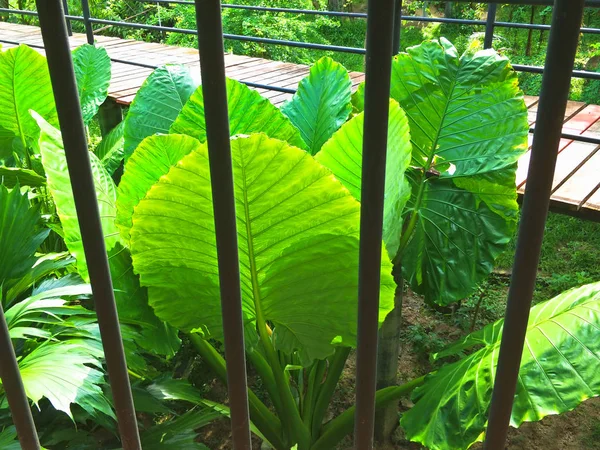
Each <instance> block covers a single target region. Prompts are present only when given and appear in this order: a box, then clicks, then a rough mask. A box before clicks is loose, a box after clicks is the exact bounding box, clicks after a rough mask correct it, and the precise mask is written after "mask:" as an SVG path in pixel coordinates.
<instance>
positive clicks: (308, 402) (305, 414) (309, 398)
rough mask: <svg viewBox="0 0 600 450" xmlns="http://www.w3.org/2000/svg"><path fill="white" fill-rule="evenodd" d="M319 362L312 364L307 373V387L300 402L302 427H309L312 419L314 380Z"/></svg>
mask: <svg viewBox="0 0 600 450" xmlns="http://www.w3.org/2000/svg"><path fill="white" fill-rule="evenodd" d="M320 362H321V361H317V362H316V363H315V364H313V366H312V367H311V368H310V370H309V373H308V387H307V388H306V395H305V396H304V399H303V402H302V421H303V422H304V425H306V426H307V427H310V426H311V419H312V410H313V406H314V401H313V399H314V393H315V390H316V388H317V387H316V386H315V384H316V383H315V380H316V376H317V369H318V365H319V363H320Z"/></svg>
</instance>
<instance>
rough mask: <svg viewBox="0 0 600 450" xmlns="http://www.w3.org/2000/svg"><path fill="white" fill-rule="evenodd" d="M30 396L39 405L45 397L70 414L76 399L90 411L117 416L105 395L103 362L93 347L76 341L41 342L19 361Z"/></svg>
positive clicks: (57, 407) (59, 409)
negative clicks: (102, 386) (103, 389)
mask: <svg viewBox="0 0 600 450" xmlns="http://www.w3.org/2000/svg"><path fill="white" fill-rule="evenodd" d="M19 370H20V372H21V378H22V379H23V385H24V386H25V392H26V394H27V396H28V397H29V398H30V399H31V400H32V401H33V402H34V403H35V404H36V405H37V404H39V401H40V400H41V399H42V398H43V397H45V398H47V399H48V400H49V401H50V403H52V406H54V408H55V409H57V410H58V411H63V412H65V413H66V414H68V415H69V416H71V417H72V414H71V404H73V403H76V404H78V405H80V406H81V407H82V408H84V409H85V410H86V411H87V412H88V413H90V414H96V411H100V412H102V413H104V414H106V415H108V416H111V417H114V414H113V412H112V409H111V407H110V404H109V403H108V401H107V400H106V398H105V397H104V394H103V392H102V388H101V385H102V384H104V382H105V381H104V374H103V373H102V371H101V370H102V365H101V363H100V361H99V359H98V357H97V355H95V354H94V352H93V350H92V349H91V348H90V347H88V346H86V345H84V344H82V343H75V342H72V341H62V342H51V341H48V342H46V343H43V344H41V345H40V346H39V347H37V348H36V349H35V350H33V351H32V352H31V353H29V354H28V355H27V356H25V357H24V358H23V359H21V360H20V361H19Z"/></svg>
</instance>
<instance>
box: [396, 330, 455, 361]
mask: <svg viewBox="0 0 600 450" xmlns="http://www.w3.org/2000/svg"><path fill="white" fill-rule="evenodd" d="M406 340H407V341H408V342H410V343H411V344H412V346H413V350H414V351H415V352H416V353H417V354H419V355H420V356H424V357H426V358H428V357H429V355H430V354H431V353H435V352H437V351H440V350H441V349H442V348H444V347H445V346H446V344H447V342H446V341H445V340H444V339H442V338H441V337H440V336H439V335H438V334H437V333H435V332H434V331H431V330H429V329H427V328H425V327H424V326H423V325H419V324H417V325H410V326H409V327H408V328H407V330H406Z"/></svg>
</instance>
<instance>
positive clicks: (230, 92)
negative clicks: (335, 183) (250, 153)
mask: <svg viewBox="0 0 600 450" xmlns="http://www.w3.org/2000/svg"><path fill="white" fill-rule="evenodd" d="M227 107H228V110H229V131H230V134H231V136H235V135H237V134H251V133H264V134H266V135H267V136H269V137H271V138H275V139H280V140H282V141H286V142H287V143H289V144H290V145H294V146H296V147H299V148H303V149H305V148H306V144H305V143H304V141H303V140H302V137H300V133H299V132H298V130H296V128H295V127H294V126H293V125H292V123H291V122H290V120H289V119H288V118H287V117H285V116H284V115H283V114H282V113H281V111H280V110H279V109H277V108H276V107H275V106H274V105H273V104H272V103H271V102H270V101H269V100H267V99H266V98H264V97H262V96H261V95H260V94H259V93H258V92H256V91H253V90H252V89H250V88H249V87H248V86H246V85H245V84H242V83H240V82H239V81H235V80H231V79H229V78H228V79H227ZM170 132H171V133H176V134H187V135H188V136H191V137H194V138H196V139H198V140H199V141H200V142H204V141H206V121H205V119H204V94H203V91H202V86H200V87H199V88H198V89H197V90H196V92H194V93H193V94H192V96H191V97H190V99H189V101H188V102H187V103H186V105H185V106H184V108H183V110H182V111H181V114H179V116H178V117H177V119H176V120H175V122H174V123H173V125H172V126H171V130H170Z"/></svg>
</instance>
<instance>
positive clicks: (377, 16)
mask: <svg viewBox="0 0 600 450" xmlns="http://www.w3.org/2000/svg"><path fill="white" fill-rule="evenodd" d="M394 4H395V0H379V1H369V2H368V10H367V55H366V85H365V123H364V133H363V160H362V188H361V189H362V190H361V197H362V200H361V208H360V251H359V253H360V255H359V269H358V272H359V277H358V346H357V362H356V420H355V429H354V444H355V448H356V449H357V450H371V449H372V448H373V428H374V414H375V389H376V380H377V337H378V315H379V288H380V283H381V278H380V277H381V239H382V227H383V199H384V186H385V161H386V152H387V132H388V116H389V98H390V77H391V70H392V58H391V57H390V55H391V54H392V40H393V39H392V34H393V31H394V14H390V11H393V8H394Z"/></svg>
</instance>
